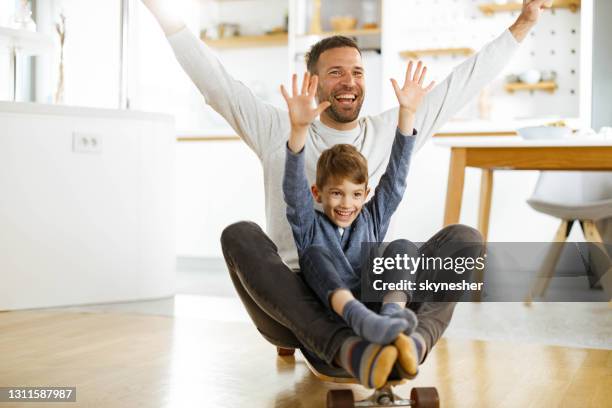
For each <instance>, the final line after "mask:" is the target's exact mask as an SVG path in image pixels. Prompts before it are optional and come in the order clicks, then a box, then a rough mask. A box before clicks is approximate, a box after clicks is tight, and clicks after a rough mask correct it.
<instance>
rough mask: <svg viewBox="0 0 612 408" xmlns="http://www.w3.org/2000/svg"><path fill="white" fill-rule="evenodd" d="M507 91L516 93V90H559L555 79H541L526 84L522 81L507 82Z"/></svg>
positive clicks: (551, 91)
mask: <svg viewBox="0 0 612 408" xmlns="http://www.w3.org/2000/svg"><path fill="white" fill-rule="evenodd" d="M505 88H506V91H508V92H510V93H514V92H516V91H546V92H550V93H553V92H555V91H556V90H557V83H556V82H554V81H541V82H538V83H537V84H525V83H522V82H514V83H509V84H506V86H505Z"/></svg>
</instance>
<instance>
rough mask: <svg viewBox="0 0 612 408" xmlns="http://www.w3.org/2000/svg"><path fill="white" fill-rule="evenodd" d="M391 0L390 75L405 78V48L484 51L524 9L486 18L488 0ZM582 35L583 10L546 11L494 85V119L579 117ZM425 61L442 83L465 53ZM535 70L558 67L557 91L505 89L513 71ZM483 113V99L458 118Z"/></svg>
mask: <svg viewBox="0 0 612 408" xmlns="http://www.w3.org/2000/svg"><path fill="white" fill-rule="evenodd" d="M385 3H386V4H385V10H386V12H385V13H384V18H385V20H384V30H385V36H384V40H383V55H384V57H385V60H386V61H387V62H388V65H387V71H386V73H389V74H390V76H395V77H400V78H401V77H402V76H401V75H402V71H403V70H404V69H405V64H406V61H405V60H401V59H400V58H398V57H397V55H398V53H399V51H402V50H407V49H427V48H459V47H469V48H473V49H475V50H476V51H478V50H479V49H480V48H481V47H482V46H483V45H485V44H486V43H487V42H489V41H491V40H493V39H495V38H496V37H497V36H498V35H500V34H501V33H502V32H503V30H504V29H507V28H508V27H509V26H510V25H511V24H512V23H513V22H514V21H515V20H516V18H517V17H518V15H519V12H504V13H495V14H493V15H492V16H486V15H485V14H484V13H482V12H481V11H480V9H479V8H478V6H479V5H480V4H483V3H487V1H483V0H408V1H406V0H386V1H385ZM580 33H581V30H580V11H578V12H577V13H573V12H571V11H570V10H568V9H557V10H546V11H545V12H544V14H543V15H542V18H541V19H540V21H539V23H538V25H536V27H535V28H534V29H533V30H532V32H531V33H530V35H529V36H528V37H527V38H526V39H525V40H524V41H523V43H522V44H521V46H520V48H519V50H518V52H517V53H516V54H515V56H514V57H513V58H512V60H511V62H510V63H509V65H508V66H507V67H506V69H505V70H504V72H503V73H502V74H500V76H499V77H498V78H497V79H496V80H495V81H494V82H493V83H492V84H491V85H490V86H489V94H490V104H491V112H490V118H491V119H496V118H499V119H501V118H504V119H514V118H525V117H559V116H561V117H578V116H579V82H580ZM422 59H423V60H424V61H425V62H426V63H427V64H428V66H429V68H430V70H429V72H430V73H431V75H432V78H431V79H436V80H437V81H440V80H443V79H444V78H445V77H446V75H448V74H449V73H450V72H451V70H452V68H453V67H454V66H456V65H457V64H459V63H460V62H461V61H462V60H464V59H465V57H463V56H459V55H440V56H428V57H423V58H422ZM531 68H534V69H538V70H552V71H555V72H556V73H557V79H556V82H557V84H558V89H557V91H556V92H554V93H552V94H550V93H547V92H541V91H535V92H530V91H522V92H516V93H514V94H509V93H507V92H506V91H505V90H504V84H505V82H506V80H505V77H506V76H507V75H508V74H520V73H521V72H523V71H526V70H528V69H531ZM387 98H391V99H390V100H389V99H387ZM392 98H393V95H392V94H391V93H390V92H386V94H385V102H386V103H389V104H391V103H392V102H393V99H392ZM478 115H479V113H478V109H477V103H476V101H473V102H472V103H470V105H469V106H467V107H466V108H465V109H464V110H463V111H462V112H460V113H459V115H458V116H459V117H461V118H466V119H475V118H478Z"/></svg>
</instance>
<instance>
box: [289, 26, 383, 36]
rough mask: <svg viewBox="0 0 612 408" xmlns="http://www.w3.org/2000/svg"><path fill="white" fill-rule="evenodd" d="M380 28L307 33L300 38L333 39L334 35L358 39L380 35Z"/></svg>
mask: <svg viewBox="0 0 612 408" xmlns="http://www.w3.org/2000/svg"><path fill="white" fill-rule="evenodd" d="M380 33H381V31H380V28H357V29H354V30H342V31H322V32H320V33H307V34H302V35H300V36H299V37H310V36H318V37H331V36H332V35H344V36H347V37H357V36H368V35H380Z"/></svg>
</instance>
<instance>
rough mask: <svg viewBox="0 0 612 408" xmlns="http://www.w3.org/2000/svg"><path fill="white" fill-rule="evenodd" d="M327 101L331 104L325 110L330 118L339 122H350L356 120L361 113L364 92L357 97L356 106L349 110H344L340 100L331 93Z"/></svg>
mask: <svg viewBox="0 0 612 408" xmlns="http://www.w3.org/2000/svg"><path fill="white" fill-rule="evenodd" d="M340 93H341V92H337V93H336V94H340ZM327 101H329V103H330V104H331V105H330V107H329V108H327V109H326V110H325V112H326V113H327V115H329V117H330V118H332V119H333V120H335V121H336V122H338V123H350V122H353V121H355V120H356V119H357V118H358V117H359V113H360V112H361V106H362V105H363V93H362V94H361V95H359V96H358V97H357V98H356V99H355V102H354V103H355V108H354V109H352V110H351V111H349V112H346V111H343V110H342V107H341V106H340V102H338V101H337V100H336V98H335V96H334V95H330V96H329V98H327Z"/></svg>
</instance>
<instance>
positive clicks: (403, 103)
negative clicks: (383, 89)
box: [391, 61, 435, 114]
mask: <svg viewBox="0 0 612 408" xmlns="http://www.w3.org/2000/svg"><path fill="white" fill-rule="evenodd" d="M413 66H414V63H413V62H412V61H410V62H409V63H408V67H407V68H406V78H405V80H404V86H403V87H401V88H400V87H399V85H398V84H397V81H396V80H395V79H393V78H391V84H392V85H393V89H394V90H395V95H396V96H397V100H398V102H399V104H400V111H401V110H405V111H407V112H410V113H413V114H414V113H415V112H416V111H417V109H418V108H419V106H420V105H421V102H422V101H423V98H424V97H425V95H427V93H429V91H431V89H432V88H433V87H434V85H435V82H431V83H430V84H429V85H428V86H427V87H426V88H424V87H423V82H425V75H426V74H427V67H426V66H424V65H423V63H422V62H421V61H419V62H418V64H417V66H416V70H415V71H414V74H413V73H412V68H413Z"/></svg>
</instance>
